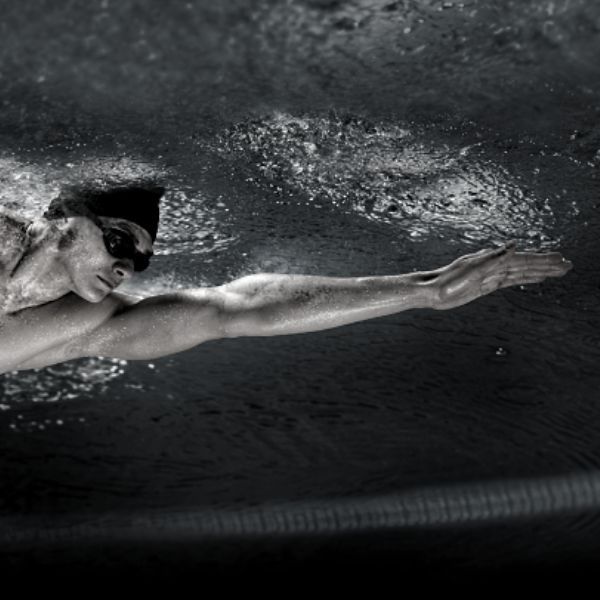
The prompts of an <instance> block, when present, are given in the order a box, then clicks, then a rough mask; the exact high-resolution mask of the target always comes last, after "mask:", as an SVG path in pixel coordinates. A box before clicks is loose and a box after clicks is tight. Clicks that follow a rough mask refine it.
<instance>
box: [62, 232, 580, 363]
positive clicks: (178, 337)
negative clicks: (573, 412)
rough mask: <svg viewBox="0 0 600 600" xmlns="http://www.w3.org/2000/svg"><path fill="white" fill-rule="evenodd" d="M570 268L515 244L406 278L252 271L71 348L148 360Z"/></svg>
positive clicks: (467, 297)
mask: <svg viewBox="0 0 600 600" xmlns="http://www.w3.org/2000/svg"><path fill="white" fill-rule="evenodd" d="M571 267H572V265H571V263H570V262H568V261H565V260H564V259H563V258H562V256H561V255H560V254H558V253H550V254H532V253H516V252H515V248H514V244H506V245H505V246H502V247H501V248H499V249H496V250H483V251H481V252H478V253H476V254H470V255H466V256H463V257H461V258H459V259H458V260H456V261H454V262H453V263H452V264H450V265H448V266H446V267H443V268H441V269H437V270H434V271H428V272H420V273H412V274H409V275H393V276H386V277H360V278H328V277H313V276H300V275H277V274H260V275H250V276H248V277H243V278H242V279H239V280H237V281H234V282H232V283H229V284H226V285H224V286H221V287H217V288H208V289H199V290H190V291H187V292H181V293H175V294H168V295H165V296H156V297H154V298H148V299H145V300H142V301H140V302H136V303H133V302H131V303H129V304H127V305H125V306H124V307H123V308H122V309H121V310H119V311H117V312H116V313H115V314H114V315H113V316H111V318H110V319H108V320H107V321H106V322H104V323H103V324H102V325H101V326H100V327H98V328H97V329H96V330H94V331H93V332H92V333H91V334H89V335H87V336H85V337H84V339H82V340H79V342H78V343H79V350H77V349H75V347H74V348H73V353H74V354H76V355H79V356H82V355H86V356H90V355H95V356H113V357H116V358H126V359H149V358H156V357H159V356H165V355H168V354H173V353H175V352H181V351H182V350H186V349H188V348H191V347H193V346H195V345H197V344H200V343H202V342H204V341H207V340H210V339H217V338H225V337H240V336H272V335H287V334H294V333H305V332H310V331H319V330H323V329H329V328H332V327H339V326H341V325H346V324H349V323H354V322H356V321H362V320H365V319H371V318H374V317H380V316H383V315H389V314H393V313H397V312H401V311H404V310H408V309H411V308H434V309H437V310H446V309H449V308H454V307H456V306H460V305H462V304H466V303H468V302H471V301H472V300H474V299H476V298H479V297H480V296H483V295H485V294H488V293H490V292H492V291H494V290H496V289H498V288H501V287H508V286H511V285H522V284H529V283H537V282H540V281H543V280H544V279H545V278H546V277H559V276H562V275H564V274H565V273H566V272H567V271H568V270H569V269H570V268H571Z"/></svg>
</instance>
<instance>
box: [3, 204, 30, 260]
mask: <svg viewBox="0 0 600 600" xmlns="http://www.w3.org/2000/svg"><path fill="white" fill-rule="evenodd" d="M29 223H31V219H28V218H27V217H24V216H23V215H20V214H18V213H16V212H14V211H12V210H9V209H8V208H6V207H5V206H0V242H1V243H0V262H1V263H5V262H6V261H7V260H8V259H9V258H10V257H11V256H12V255H13V254H14V252H15V251H18V250H19V249H20V247H21V245H22V244H23V240H24V239H25V232H26V230H27V226H28V225H29Z"/></svg>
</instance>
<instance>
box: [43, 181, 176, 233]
mask: <svg viewBox="0 0 600 600" xmlns="http://www.w3.org/2000/svg"><path fill="white" fill-rule="evenodd" d="M164 193H165V188H162V187H151V188H143V187H137V186H135V187H118V188H111V189H108V190H94V189H87V188H76V187H70V188H67V189H64V190H63V191H61V193H60V194H59V196H58V198H55V199H54V200H52V202H51V203H50V205H49V206H48V208H47V210H46V212H45V213H44V217H45V218H47V219H58V218H62V217H65V216H72V215H81V216H89V213H90V212H91V213H93V214H94V215H96V216H98V217H113V218H117V219H126V220H127V221H131V222H132V223H136V224H137V225H139V226H140V227H143V228H144V229H145V230H146V231H147V232H148V233H149V234H150V237H151V238H152V241H153V242H154V240H155V239H156V233H157V231H158V220H159V209H158V204H159V202H160V199H161V197H162V196H163V194H164Z"/></svg>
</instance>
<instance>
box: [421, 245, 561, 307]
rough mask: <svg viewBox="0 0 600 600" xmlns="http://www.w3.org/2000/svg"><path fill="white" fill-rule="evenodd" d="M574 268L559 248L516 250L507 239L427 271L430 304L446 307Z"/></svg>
mask: <svg viewBox="0 0 600 600" xmlns="http://www.w3.org/2000/svg"><path fill="white" fill-rule="evenodd" d="M572 268H573V263H571V262H569V261H568V260H565V259H564V258H563V257H562V254H560V253H559V252H550V253H548V254H535V253H533V252H515V243H514V242H508V243H507V244H504V246H502V247H501V248H498V249H496V250H481V251H480V252H476V253H475V254H467V255H465V256H462V257H461V258H459V259H457V260H455V261H454V262H453V263H451V264H450V265H448V266H447V267H442V268H441V269H436V270H435V271H431V272H429V273H428V275H429V276H431V275H434V276H435V277H434V278H431V284H432V287H433V289H434V290H435V292H434V300H433V305H432V308H435V309H436V310H448V309H450V308H456V307H457V306H461V305H463V304H467V303H468V302H471V301H472V300H475V299H477V298H479V297H481V296H485V295H486V294H489V293H490V292H494V291H495V290H498V289H500V288H504V287H509V286H511V285H526V284H528V283H540V282H541V281H544V279H546V277H562V276H563V275H565V273H567V271H569V270H570V269H572Z"/></svg>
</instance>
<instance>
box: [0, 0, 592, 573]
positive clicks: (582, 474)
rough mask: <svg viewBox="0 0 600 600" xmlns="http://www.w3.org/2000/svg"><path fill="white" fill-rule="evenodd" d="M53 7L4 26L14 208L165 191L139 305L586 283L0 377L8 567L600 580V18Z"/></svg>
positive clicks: (2, 531) (398, 6) (570, 10)
mask: <svg viewBox="0 0 600 600" xmlns="http://www.w3.org/2000/svg"><path fill="white" fill-rule="evenodd" d="M42 4H44V8H43V10H40V9H39V6H40V3H39V2H35V3H34V2H22V3H20V4H19V5H18V6H17V5H13V4H12V3H7V2H2V3H0V5H4V6H2V8H3V14H4V15H5V17H4V19H3V22H2V23H1V24H0V27H1V28H2V36H3V40H4V44H3V46H2V48H1V49H0V81H1V82H2V86H1V91H0V103H1V105H2V107H3V110H2V112H1V113H0V144H1V146H0V181H1V183H2V185H1V186H0V204H3V205H4V206H7V207H8V208H11V209H14V210H17V211H20V212H22V213H23V214H27V215H29V216H31V217H34V216H36V215H39V214H41V211H42V208H43V206H44V205H45V204H46V203H47V202H48V201H49V200H50V199H51V198H52V197H54V194H56V192H57V191H58V190H59V189H60V186H61V185H63V184H65V183H74V182H82V181H85V182H92V183H97V184H99V185H105V184H107V183H127V182H132V181H139V180H143V179H156V180H158V181H160V182H161V183H162V184H163V185H165V186H166V187H167V190H168V191H167V194H166V197H165V199H164V202H163V213H162V214H163V217H162V220H161V227H160V230H159V237H158V240H157V244H156V245H155V252H156V257H155V259H154V260H153V263H152V268H151V269H149V270H148V271H146V272H144V273H143V274H138V275H136V278H135V279H134V280H133V281H131V282H129V283H128V284H127V285H126V286H124V288H123V289H124V291H128V292H130V293H134V294H138V295H141V296H148V295H152V294H158V293H164V292H168V291H172V290H177V289H185V288H190V287H198V286H212V285H220V284H222V283H225V282H226V281H229V280H232V279H235V278H238V277H241V276H244V275H248V274H251V273H259V272H277V273H296V274H307V275H312V274H320V275H328V276H336V277H352V276H363V275H388V274H397V273H407V272H411V271H413V270H426V269H433V268H436V267H440V266H442V265H444V264H447V263H449V262H451V261H452V260H454V259H455V258H457V257H458V256H461V255H463V254H465V253H468V252H473V251H477V250H479V249H482V248H486V247H491V246H494V245H497V244H500V243H503V242H505V241H508V240H510V239H514V240H515V241H516V242H517V247H518V249H520V250H521V249H522V250H529V251H539V252H549V251H560V252H562V253H563V255H564V256H565V257H566V258H568V259H569V260H571V261H573V263H574V265H575V267H574V269H573V270H572V271H571V272H570V273H569V274H568V275H567V276H565V277H564V278H562V279H558V280H550V281H547V282H545V283H543V284H540V285H532V286H527V287H524V288H521V287H517V288H510V289H505V290H502V291H500V292H497V293H495V294H493V295H490V296H488V297H486V298H484V299H481V300H479V301H477V302H475V303H473V304H470V305H467V306H464V307H461V308H458V309H455V310H453V311H449V312H435V311H426V310H416V311H410V312H406V313H402V314H398V315H394V316H390V317H385V318H381V319H376V320H372V321H367V322H363V323H359V324H355V325H352V326H347V327H344V328H340V329H336V330H329V331H324V332H319V333H314V334H307V335H301V336H285V337H278V338H258V339H250V338H247V339H235V340H221V341H215V342H210V343H206V344H203V345H201V346H199V347H197V348H195V349H193V350H190V351H188V352H185V353H182V354H178V355H175V356H171V357H166V358H162V359H158V360H154V361H139V362H134V361H129V362H128V361H123V360H116V359H109V358H102V357H98V358H90V359H84V360H79V361H74V362H72V363H68V364H64V365H57V366H54V367H49V368H47V369H42V370H38V371H31V372H19V373H8V374H6V375H3V376H1V377H0V429H1V430H2V435H1V436H0V445H1V451H2V459H1V461H0V473H1V476H2V482H3V483H2V496H1V499H0V552H1V553H2V557H3V560H5V561H7V564H11V565H13V566H18V565H23V564H25V563H27V564H29V565H30V564H50V565H53V566H55V567H56V568H58V567H60V566H65V565H68V564H72V563H73V561H77V560H79V561H80V563H81V564H83V565H87V566H90V565H91V566H93V567H98V568H100V567H106V568H111V566H115V565H120V566H122V565H123V564H124V561H125V563H126V564H127V565H129V566H130V567H132V568H133V567H137V568H140V569H143V568H145V566H146V565H149V564H152V565H153V569H161V568H163V569H165V570H166V571H169V569H173V568H175V566H176V565H181V564H186V565H198V564H203V565H217V566H220V567H224V568H227V567H229V566H231V565H236V564H259V563H260V564H282V563H286V564H299V565H304V564H309V563H310V562H311V561H312V562H316V561H326V560H333V558H335V560H342V561H350V562H352V561H355V562H357V563H358V564H360V563H361V562H363V561H367V560H368V559H369V558H372V557H376V559H377V560H378V561H379V562H380V563H381V564H384V565H385V564H390V565H396V564H397V563H398V561H399V560H400V557H401V558H402V561H403V564H404V565H405V568H407V569H412V568H422V567H431V568H434V567H439V568H442V567H443V568H444V569H449V568H454V567H455V568H465V567H466V568H474V567H477V568H488V567H498V568H503V567H508V566H510V565H515V564H517V565H524V566H528V565H533V566H536V565H538V566H539V565H544V566H545V565H560V564H565V563H569V562H570V563H578V562H580V561H588V560H595V559H596V557H598V555H599V553H600V544H599V543H598V530H599V528H600V519H599V518H598V510H599V507H600V474H599V473H600V472H599V469H600V445H599V443H598V435H597V423H598V422H599V419H600V409H599V408H598V399H599V388H600V370H599V369H598V364H599V363H600V361H599V359H600V335H599V333H598V332H599V331H600V329H599V325H600V292H599V288H598V278H597V269H596V265H595V257H596V254H597V248H598V231H599V225H600V213H599V211H598V208H599V207H600V200H599V198H600V118H599V117H600V77H599V75H600V73H599V69H598V64H597V55H598V51H599V50H600V33H599V32H600V4H598V3H597V2H586V1H585V0H579V1H577V0H575V1H569V0H562V1H558V0H556V1H550V0H540V1H537V2H530V3H522V2H517V1H513V2H511V1H508V0H507V1H506V2H500V3H498V2H492V1H491V0H489V1H483V0H482V1H473V0H471V1H465V2H461V3H455V2H438V1H428V0H422V1H421V2H408V1H399V2H389V1H386V2H379V1H376V0H369V1H367V0H349V1H347V2H339V1H333V0H303V1H301V0H291V1H289V2H275V1H274V0H272V1H263V0H256V1H251V2H248V1H246V2H242V1H241V0H240V1H238V2H234V1H231V2H224V3H219V4H217V5H215V4H214V3H209V2H203V1H196V2H170V3H169V4H168V8H167V5H166V4H165V3H161V2H159V1H158V0H152V1H148V2H145V3H143V4H139V3H136V2H133V1H122V2H119V3H116V2H111V1H109V0H101V1H98V2H83V0H81V1H77V2H71V3H68V4H65V5H64V6H63V5H57V4H56V3H52V2H45V3H42ZM124 548H127V551H125V550H124ZM174 548H177V551H174ZM132 549H133V550H132ZM167 549H168V551H167ZM332 557H333V558H332ZM386 561H387V562H386Z"/></svg>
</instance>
